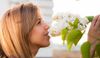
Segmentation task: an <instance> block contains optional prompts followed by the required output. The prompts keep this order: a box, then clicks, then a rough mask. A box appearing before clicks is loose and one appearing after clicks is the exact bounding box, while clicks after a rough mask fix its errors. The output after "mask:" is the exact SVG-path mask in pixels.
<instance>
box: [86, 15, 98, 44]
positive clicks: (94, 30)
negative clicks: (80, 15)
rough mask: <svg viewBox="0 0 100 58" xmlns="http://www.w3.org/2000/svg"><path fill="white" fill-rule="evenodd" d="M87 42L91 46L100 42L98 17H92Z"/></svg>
mask: <svg viewBox="0 0 100 58" xmlns="http://www.w3.org/2000/svg"><path fill="white" fill-rule="evenodd" d="M88 41H89V42H90V43H91V44H92V43H94V42H95V41H100V15H97V16H95V17H94V19H93V21H92V23H91V26H90V29H89V32H88Z"/></svg>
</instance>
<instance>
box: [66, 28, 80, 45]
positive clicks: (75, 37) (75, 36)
mask: <svg viewBox="0 0 100 58" xmlns="http://www.w3.org/2000/svg"><path fill="white" fill-rule="evenodd" d="M81 37H82V33H81V31H80V30H77V29H72V30H71V31H70V32H69V33H68V35H67V41H68V42H73V44H75V45H77V43H78V41H79V40H80V39H81Z"/></svg>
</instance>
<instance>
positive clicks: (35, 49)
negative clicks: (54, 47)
mask: <svg viewBox="0 0 100 58" xmlns="http://www.w3.org/2000/svg"><path fill="white" fill-rule="evenodd" d="M30 49H31V52H32V54H33V56H36V54H37V52H38V50H39V47H37V46H33V47H32V46H31V47H30Z"/></svg>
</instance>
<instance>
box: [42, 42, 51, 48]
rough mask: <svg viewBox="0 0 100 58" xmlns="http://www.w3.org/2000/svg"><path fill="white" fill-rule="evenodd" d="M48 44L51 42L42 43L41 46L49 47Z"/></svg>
mask: <svg viewBox="0 0 100 58" xmlns="http://www.w3.org/2000/svg"><path fill="white" fill-rule="evenodd" d="M48 46H50V42H49V43H46V44H43V45H41V47H48Z"/></svg>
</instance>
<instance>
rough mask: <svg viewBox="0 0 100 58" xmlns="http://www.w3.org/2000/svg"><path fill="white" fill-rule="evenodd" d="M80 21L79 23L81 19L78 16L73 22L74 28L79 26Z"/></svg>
mask: <svg viewBox="0 0 100 58" xmlns="http://www.w3.org/2000/svg"><path fill="white" fill-rule="evenodd" d="M78 23H79V19H78V18H76V19H75V21H74V22H73V26H74V28H77V27H78Z"/></svg>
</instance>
